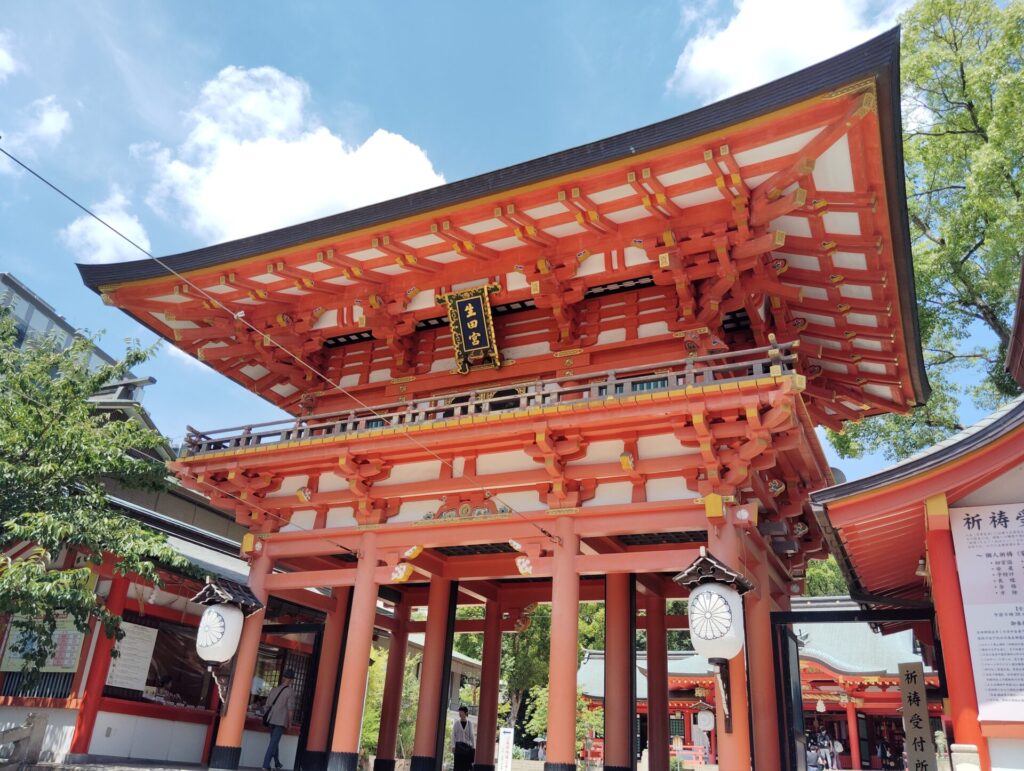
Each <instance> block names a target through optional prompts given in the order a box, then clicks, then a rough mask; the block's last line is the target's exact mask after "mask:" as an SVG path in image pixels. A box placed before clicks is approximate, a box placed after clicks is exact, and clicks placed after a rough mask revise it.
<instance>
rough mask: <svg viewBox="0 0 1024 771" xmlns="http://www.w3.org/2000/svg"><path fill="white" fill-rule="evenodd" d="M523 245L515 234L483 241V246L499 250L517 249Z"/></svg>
mask: <svg viewBox="0 0 1024 771" xmlns="http://www.w3.org/2000/svg"><path fill="white" fill-rule="evenodd" d="M522 245H523V242H522V241H520V240H519V239H518V238H516V237H515V236H507V237H506V238H496V239H495V240H493V241H484V242H483V246H486V247H488V248H489V249H497V250H498V251H499V252H504V251H508V250H509V249H518V248H519V247H520V246H522Z"/></svg>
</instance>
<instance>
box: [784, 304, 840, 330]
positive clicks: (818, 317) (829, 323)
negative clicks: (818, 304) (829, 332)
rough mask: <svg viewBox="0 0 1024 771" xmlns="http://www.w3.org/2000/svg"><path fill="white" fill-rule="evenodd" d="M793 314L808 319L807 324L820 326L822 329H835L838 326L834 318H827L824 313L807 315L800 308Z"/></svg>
mask: <svg viewBox="0 0 1024 771" xmlns="http://www.w3.org/2000/svg"><path fill="white" fill-rule="evenodd" d="M793 313H794V315H798V316H802V317H803V318H805V319H807V322H808V323H810V324H817V325H818V326H821V327H834V326H835V325H836V320H835V319H834V318H832V317H831V316H826V315H824V314H822V313H805V312H803V311H801V310H800V309H799V308H795V309H794V310H793Z"/></svg>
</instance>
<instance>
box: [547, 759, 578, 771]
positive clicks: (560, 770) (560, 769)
mask: <svg viewBox="0 0 1024 771" xmlns="http://www.w3.org/2000/svg"><path fill="white" fill-rule="evenodd" d="M544 771H576V764H575V763H548V762H547V761H544Z"/></svg>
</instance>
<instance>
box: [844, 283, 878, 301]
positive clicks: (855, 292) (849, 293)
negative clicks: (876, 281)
mask: <svg viewBox="0 0 1024 771" xmlns="http://www.w3.org/2000/svg"><path fill="white" fill-rule="evenodd" d="M839 294H841V295H842V296H843V297H852V298H853V299H854V300H870V299H872V294H871V287H869V286H862V285H860V284H842V285H841V286H840V287H839Z"/></svg>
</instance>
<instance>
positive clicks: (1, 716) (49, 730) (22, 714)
mask: <svg viewBox="0 0 1024 771" xmlns="http://www.w3.org/2000/svg"><path fill="white" fill-rule="evenodd" d="M30 712H34V713H36V714H43V715H45V716H46V730H45V731H44V732H43V747H42V753H41V754H40V756H39V759H40V761H42V762H43V763H63V762H64V760H65V759H66V757H67V754H68V752H70V751H71V739H72V738H73V737H74V735H75V720H76V719H77V718H78V710H76V709H43V708H38V707H35V708H31V709H29V708H27V707H0V730H3V729H5V728H15V727H16V726H20V725H24V724H25V718H27V717H28V715H29V713H30ZM100 714H103V713H100Z"/></svg>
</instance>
